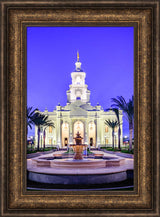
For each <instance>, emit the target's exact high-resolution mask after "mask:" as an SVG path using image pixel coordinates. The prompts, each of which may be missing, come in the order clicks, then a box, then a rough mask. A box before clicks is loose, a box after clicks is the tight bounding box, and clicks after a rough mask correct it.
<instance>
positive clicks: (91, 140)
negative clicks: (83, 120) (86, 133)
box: [89, 138, 93, 146]
mask: <svg viewBox="0 0 160 217" xmlns="http://www.w3.org/2000/svg"><path fill="white" fill-rule="evenodd" d="M89 144H90V146H92V145H93V138H90V142H89Z"/></svg>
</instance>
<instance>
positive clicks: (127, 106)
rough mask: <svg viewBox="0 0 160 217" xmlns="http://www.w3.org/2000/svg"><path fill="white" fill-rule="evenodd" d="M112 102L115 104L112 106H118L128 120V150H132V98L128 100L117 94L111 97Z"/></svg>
mask: <svg viewBox="0 0 160 217" xmlns="http://www.w3.org/2000/svg"><path fill="white" fill-rule="evenodd" d="M111 100H112V102H114V103H115V104H113V105H112V107H115V108H120V109H121V110H123V112H124V113H125V115H126V118H127V120H128V122H129V150H132V134H133V123H134V99H133V96H132V99H129V102H126V100H125V99H124V98H123V96H117V98H112V99H111Z"/></svg>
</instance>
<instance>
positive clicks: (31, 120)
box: [27, 107, 38, 131]
mask: <svg viewBox="0 0 160 217" xmlns="http://www.w3.org/2000/svg"><path fill="white" fill-rule="evenodd" d="M36 111H38V109H37V108H36V109H34V110H33V107H27V131H28V127H29V128H30V129H32V125H34V118H35V112H36Z"/></svg>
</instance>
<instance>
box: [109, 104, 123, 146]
mask: <svg viewBox="0 0 160 217" xmlns="http://www.w3.org/2000/svg"><path fill="white" fill-rule="evenodd" d="M109 110H111V111H113V112H114V113H115V115H116V117H117V121H118V149H119V150H121V123H120V117H119V115H120V112H119V109H117V108H109V109H106V111H109Z"/></svg>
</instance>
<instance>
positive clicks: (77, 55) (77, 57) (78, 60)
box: [77, 51, 79, 62]
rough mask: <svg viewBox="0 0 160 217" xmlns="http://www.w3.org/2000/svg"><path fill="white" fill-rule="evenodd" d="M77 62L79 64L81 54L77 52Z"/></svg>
mask: <svg viewBox="0 0 160 217" xmlns="http://www.w3.org/2000/svg"><path fill="white" fill-rule="evenodd" d="M77 62H79V52H78V51H77Z"/></svg>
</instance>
